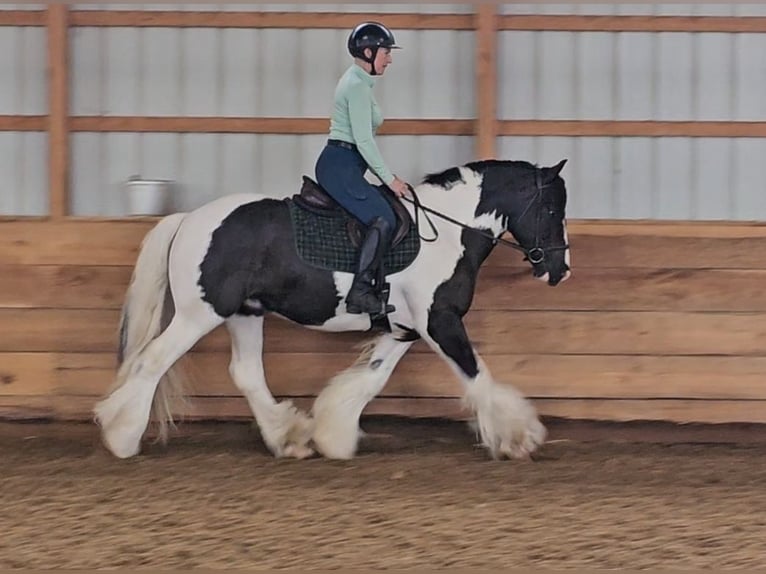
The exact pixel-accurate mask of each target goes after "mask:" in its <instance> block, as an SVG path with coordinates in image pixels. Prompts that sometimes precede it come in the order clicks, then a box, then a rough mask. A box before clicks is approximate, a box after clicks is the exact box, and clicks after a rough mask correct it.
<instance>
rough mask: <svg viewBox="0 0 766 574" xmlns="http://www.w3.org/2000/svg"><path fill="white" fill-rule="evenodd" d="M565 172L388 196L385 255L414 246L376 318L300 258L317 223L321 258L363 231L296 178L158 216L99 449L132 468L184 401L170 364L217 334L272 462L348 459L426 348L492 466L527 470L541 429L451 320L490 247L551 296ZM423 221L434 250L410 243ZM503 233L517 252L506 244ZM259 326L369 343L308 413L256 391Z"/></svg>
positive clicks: (482, 171) (565, 272)
mask: <svg viewBox="0 0 766 574" xmlns="http://www.w3.org/2000/svg"><path fill="white" fill-rule="evenodd" d="M566 161H567V160H566V159H564V160H562V161H561V162H559V163H558V164H557V165H554V166H547V167H540V166H538V165H536V164H533V163H530V162H526V161H519V160H503V159H486V160H476V161H472V162H469V163H465V164H461V165H457V166H453V167H450V168H448V169H445V170H444V171H441V172H434V173H429V174H427V175H426V176H425V177H423V178H422V180H420V181H419V183H417V184H416V185H415V186H414V187H410V192H411V193H410V194H409V195H407V196H405V198H404V199H406V201H402V200H398V199H396V198H394V196H393V194H392V193H391V192H390V191H388V193H387V194H386V197H387V198H388V199H389V201H390V202H391V204H392V206H393V207H395V210H396V212H397V218H398V222H399V225H398V227H397V232H396V237H395V238H394V244H395V245H394V246H392V248H391V253H392V254H393V257H394V258H395V257H396V254H397V253H398V252H397V250H398V249H403V248H404V247H402V246H403V245H404V244H405V243H407V242H409V245H410V250H409V255H405V256H401V255H400V256H399V260H398V264H397V261H396V259H393V260H387V262H386V264H385V265H386V267H385V268H384V269H385V271H384V273H381V274H380V278H382V279H383V283H382V284H381V286H380V289H381V290H385V297H386V301H387V303H390V304H391V305H392V306H393V308H394V310H393V311H392V312H390V313H388V314H385V313H382V314H379V315H368V314H350V313H347V312H346V308H345V299H344V297H345V294H346V293H347V292H348V290H349V288H350V285H351V281H352V273H351V272H350V271H351V270H350V269H349V268H347V267H343V266H342V265H341V264H340V263H337V261H336V262H335V263H334V264H329V265H327V264H326V265H322V264H321V262H317V261H316V260H314V259H312V258H311V255H312V251H311V249H309V248H307V247H306V245H303V247H301V246H300V245H299V240H300V239H301V238H304V239H305V236H306V234H309V235H310V234H311V233H313V230H315V229H317V228H318V225H319V224H317V221H319V220H321V221H323V222H325V223H326V222H328V221H329V222H330V223H331V224H332V225H334V226H335V227H334V228H333V229H334V231H333V234H334V235H333V237H332V238H330V239H328V238H327V237H325V238H320V240H319V242H318V245H319V248H320V249H321V248H322V247H323V246H326V245H328V244H330V250H331V251H332V250H333V249H335V250H337V249H339V248H340V247H342V248H347V249H351V250H352V251H351V254H352V259H353V250H354V249H355V248H356V245H358V241H359V235H360V233H359V229H360V227H359V226H360V225H361V224H360V223H359V222H357V221H355V220H354V219H353V218H351V216H350V215H349V214H347V213H343V209H342V208H340V206H339V205H338V204H336V203H335V202H334V200H332V199H331V198H330V197H329V195H327V194H326V192H324V190H323V189H321V188H320V187H319V186H318V184H316V183H315V182H314V181H313V180H311V179H310V178H308V177H306V176H303V181H304V185H303V188H302V189H301V192H300V194H297V193H296V194H295V195H293V196H292V197H282V198H275V197H271V196H267V195H264V194H259V193H244V194H243V193H238V194H230V195H223V196H221V197H218V198H216V199H214V200H212V201H210V202H209V203H207V204H204V205H202V206H200V207H198V208H196V209H194V210H190V211H188V212H178V213H172V214H170V215H166V216H164V217H162V218H161V219H160V220H159V221H158V223H157V224H156V225H155V226H154V227H153V228H152V229H151V230H150V231H149V232H148V233H147V234H146V235H145V237H144V238H143V240H142V242H141V245H140V250H139V253H138V257H137V260H136V263H135V266H134V268H133V272H132V276H131V279H130V282H129V285H128V287H127V291H126V294H125V299H124V301H123V305H122V312H121V316H120V322H119V348H118V352H117V355H118V368H117V373H116V377H115V380H114V382H113V384H112V386H111V388H110V389H109V390H108V391H107V392H106V394H105V396H104V397H102V398H101V399H100V400H99V401H98V402H97V403H96V405H95V406H94V409H93V412H94V421H95V423H96V424H97V425H98V426H99V427H100V434H101V441H102V442H103V444H104V445H105V446H106V448H107V449H108V450H109V451H110V452H111V453H112V454H113V455H114V456H116V457H118V458H128V457H132V456H134V455H137V454H138V453H139V452H140V451H141V443H142V440H143V439H144V435H145V433H146V429H147V426H148V424H149V422H150V419H151V418H152V415H153V414H154V415H155V418H156V419H157V421H156V422H157V424H158V425H159V429H160V434H159V437H160V439H161V440H163V441H165V440H166V438H167V429H168V425H173V424H174V419H173V413H174V410H173V408H174V405H173V402H172V399H173V398H174V396H176V395H179V393H180V395H179V396H180V397H181V398H184V394H183V391H182V390H181V391H179V390H178V388H177V387H176V383H177V382H178V377H173V376H171V375H172V373H173V369H174V368H175V367H176V366H177V365H176V361H177V360H178V359H179V358H180V357H182V356H183V355H184V354H185V353H186V352H187V351H188V350H190V349H191V348H192V347H193V346H194V344H195V343H196V342H197V341H198V340H199V339H200V338H202V337H203V336H205V335H206V334H207V333H209V332H210V331H212V330H213V329H215V328H217V327H218V326H220V325H222V324H225V326H226V328H227V330H228V332H229V334H230V337H231V360H230V363H229V374H230V376H231V378H232V380H233V382H234V383H235V385H236V387H237V388H238V390H239V391H240V392H241V393H242V395H243V396H244V397H245V399H246V401H247V403H248V405H249V408H250V410H251V411H252V414H253V417H254V422H255V424H256V426H257V428H258V430H259V431H260V435H261V438H262V440H263V442H264V444H265V445H266V447H267V448H268V450H269V451H270V453H271V454H272V455H273V456H274V457H292V458H297V459H302V458H306V457H309V456H315V455H316V456H324V457H326V458H329V459H340V460H348V459H352V458H354V457H355V456H356V454H357V450H358V442H359V438H360V436H361V429H360V427H359V423H360V417H361V414H362V412H363V410H364V408H365V406H366V405H367V404H368V403H369V402H370V401H371V400H372V399H373V398H374V397H375V396H377V395H378V393H379V392H380V391H381V390H382V389H383V387H384V386H385V384H386V382H387V381H388V379H389V377H390V376H391V374H392V372H393V371H394V369H395V367H396V365H397V363H398V362H399V360H400V359H401V358H402V357H403V356H404V355H405V354H406V352H407V351H408V349H409V348H410V347H411V346H412V344H413V343H414V342H415V341H417V340H420V339H422V340H423V341H425V343H426V344H427V345H428V346H429V348H430V349H431V350H432V351H433V352H435V353H436V354H437V355H438V356H440V357H441V358H442V359H443V360H445V361H446V362H447V364H448V365H449V367H450V369H451V371H452V372H453V373H454V374H455V376H456V377H457V378H458V379H459V380H460V381H461V383H462V387H461V388H462V389H463V391H464V393H463V405H464V407H465V408H466V409H467V410H469V411H470V415H471V416H470V419H471V422H470V424H471V425H472V428H473V429H474V431H475V432H476V434H477V438H480V441H481V445H483V447H484V448H485V449H486V452H488V453H489V456H491V457H492V458H493V459H501V458H507V459H522V458H529V456H530V455H531V454H532V453H533V452H535V451H536V450H537V449H538V448H539V447H540V446H541V445H542V444H543V443H544V442H545V439H546V435H547V429H546V428H545V426H544V425H543V424H542V422H541V421H540V419H539V417H538V414H537V411H536V409H535V407H534V406H533V404H532V403H531V401H530V400H529V399H528V398H527V397H525V396H524V395H523V394H522V393H521V391H519V390H518V389H517V388H516V387H514V386H513V385H510V384H506V383H501V382H498V381H496V380H495V379H494V378H493V376H492V374H491V373H490V371H489V369H488V368H487V365H486V364H485V363H484V361H483V359H482V358H481V357H480V356H479V355H478V353H477V352H476V350H475V349H474V347H473V345H472V342H471V340H470V339H469V337H468V334H467V332H466V329H465V326H464V324H463V318H464V316H465V315H466V313H467V312H468V311H469V308H470V306H471V303H472V299H473V296H474V289H475V285H476V281H477V275H478V272H479V269H480V266H481V265H482V263H483V262H484V261H485V260H486V258H487V256H488V255H489V254H490V253H491V252H492V250H493V249H494V247H495V246H496V245H498V244H499V243H504V244H507V245H510V246H511V247H513V248H515V249H517V250H519V251H521V252H522V253H523V254H524V256H525V257H524V259H525V260H526V261H528V262H529V264H530V266H531V275H532V276H533V277H534V278H536V279H538V280H540V281H541V282H543V283H547V285H549V286H555V285H558V284H559V283H561V282H562V281H564V280H566V279H567V278H568V277H569V276H570V275H571V269H570V254H569V243H568V236H567V230H566V214H565V210H566V198H567V190H566V185H565V182H564V179H563V178H562V177H561V175H560V172H561V170H562V168H563V167H564V164H565V163H566ZM381 189H384V190H387V188H385V187H382V188H381ZM429 214H430V215H429ZM299 216H300V217H304V218H306V217H307V218H312V217H313V218H315V219H314V220H309V221H307V222H306V221H303V222H302V220H300V219H298V217H299ZM424 221H427V222H428V223H429V224H430V228H431V232H432V233H430V234H431V235H433V237H426V236H425V235H423V234H422V233H421V228H422V227H423V226H424ZM506 232H508V233H510V235H511V236H512V237H513V239H515V241H510V240H508V239H505V238H503V237H502V236H503V235H504V234H505V233H506ZM413 239H414V243H413ZM316 245H317V244H316V243H315V245H314V248H315V249H316V248H317V247H316ZM413 245H414V249H413V248H412V247H413ZM266 316H276V317H278V318H279V319H281V320H287V321H291V322H292V323H294V324H297V325H301V326H303V327H305V328H309V329H316V330H320V331H324V332H341V331H358V332H361V333H362V334H366V337H367V339H366V340H367V341H368V345H367V347H366V348H365V349H364V351H362V353H361V354H360V355H359V358H358V360H357V361H355V362H354V363H353V364H352V365H351V366H349V367H348V368H347V369H346V370H345V371H343V372H341V373H338V374H337V375H335V376H334V377H333V378H332V379H331V380H330V381H328V383H327V384H326V385H324V386H323V388H322V390H321V391H320V392H319V393H318V395H317V396H316V398H315V400H314V403H313V406H312V407H311V408H310V410H309V412H306V411H304V410H300V409H298V408H297V407H296V406H295V405H294V403H293V402H292V401H290V400H289V399H288V400H283V401H281V402H278V401H277V400H276V399H275V398H274V396H273V395H272V394H271V392H270V390H269V388H268V385H267V381H266V375H265V372H264V364H263V342H264V337H263V326H264V320H265V317H266ZM174 381H175V382H174ZM174 393H175V394H174ZM176 398H177V397H176Z"/></svg>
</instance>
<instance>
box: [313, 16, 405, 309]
mask: <svg viewBox="0 0 766 574" xmlns="http://www.w3.org/2000/svg"><path fill="white" fill-rule="evenodd" d="M398 47H399V46H397V45H396V43H395V40H394V35H393V34H392V33H391V31H390V30H389V29H388V28H386V27H385V26H384V25H383V24H380V23H378V22H362V23H361V24H359V25H357V26H356V27H355V28H354V29H353V30H352V31H351V34H350V35H349V37H348V51H349V53H350V54H351V55H352V56H353V57H354V63H353V64H351V66H349V68H348V69H347V70H346V71H345V73H344V74H343V76H341V78H340V80H339V81H338V84H337V86H336V88H335V102H334V107H333V111H332V116H331V118H330V133H329V139H328V140H327V145H326V146H325V147H324V149H323V150H322V152H321V154H320V155H319V158H318V159H317V162H316V166H315V174H316V178H317V182H319V184H320V185H321V186H322V187H323V188H324V189H325V190H326V191H327V193H328V194H330V195H331V196H332V197H333V198H334V199H335V200H336V201H337V202H338V203H339V204H341V205H342V206H343V207H344V208H345V209H346V210H347V211H348V212H350V213H351V214H352V215H353V216H354V217H356V218H357V219H359V220H360V221H361V222H362V223H363V224H365V225H366V233H365V237H364V239H363V241H362V244H361V247H360V251H359V258H358V260H357V265H356V270H355V276H354V281H353V283H352V284H351V289H350V291H349V292H348V295H347V296H346V310H347V311H348V312H349V313H355V314H358V313H369V314H371V315H376V314H379V313H386V312H391V311H393V310H394V309H393V307H392V306H391V305H389V306H388V308H387V309H383V306H384V305H383V301H381V300H380V298H379V297H378V295H377V294H376V292H375V289H374V287H373V281H374V280H375V278H376V277H377V273H378V270H379V269H380V267H381V265H382V261H383V256H384V255H385V253H386V251H387V250H388V248H389V247H390V241H391V238H392V235H393V232H394V228H395V226H396V216H395V215H394V211H393V210H392V209H391V206H390V205H389V203H388V201H387V200H386V198H385V197H383V195H382V193H383V192H382V191H381V190H380V189H379V188H378V187H376V186H374V185H372V184H371V183H369V182H368V181H367V180H366V179H365V177H364V175H365V172H366V171H367V169H368V168H369V169H370V171H372V173H373V174H375V176H377V177H378V179H380V181H382V182H383V183H384V184H385V185H386V186H387V187H388V188H389V189H391V190H392V191H393V192H394V194H395V195H396V196H397V197H403V196H404V195H405V193H406V192H407V183H406V182H404V181H402V180H401V179H399V178H398V177H396V176H395V175H394V174H392V173H391V171H390V170H389V169H388V167H387V166H386V164H385V162H384V161H383V158H382V157H381V155H380V151H379V150H378V146H377V145H376V144H375V138H374V136H375V133H376V131H377V129H378V128H379V127H380V125H381V124H382V123H383V115H382V114H381V111H380V108H379V107H378V104H377V102H376V101H375V97H374V95H373V92H372V87H373V84H374V82H375V78H376V77H377V76H381V75H383V73H384V72H385V70H386V68H387V67H388V65H389V64H390V63H391V50H392V49H394V48H398Z"/></svg>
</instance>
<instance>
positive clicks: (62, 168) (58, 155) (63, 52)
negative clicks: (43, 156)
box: [46, 3, 69, 218]
mask: <svg viewBox="0 0 766 574" xmlns="http://www.w3.org/2000/svg"><path fill="white" fill-rule="evenodd" d="M68 20H69V8H68V6H67V5H66V4H57V3H49V4H48V9H47V14H46V28H47V34H48V193H49V199H50V215H51V217H54V218H58V217H64V216H66V215H67V214H68V213H69V121H68V120H69V73H68V71H69V70H68V67H69V41H68V32H69V22H68Z"/></svg>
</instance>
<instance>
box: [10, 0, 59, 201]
mask: <svg viewBox="0 0 766 574" xmlns="http://www.w3.org/2000/svg"><path fill="white" fill-rule="evenodd" d="M41 7H42V8H44V5H42V6H41V5H29V4H24V5H9V4H6V5H3V6H2V9H16V10H30V9H40V8H41ZM45 65H46V45H45V30H44V29H43V28H35V27H10V26H0V115H43V114H46V113H47V109H46V107H47V106H46V100H47V94H46V89H47V82H46V75H45ZM46 142H47V137H46V135H45V134H43V133H25V132H0V215H43V214H45V212H46V211H47V205H48V197H47V182H46V179H45V178H46V165H47V162H46V157H47V148H46Z"/></svg>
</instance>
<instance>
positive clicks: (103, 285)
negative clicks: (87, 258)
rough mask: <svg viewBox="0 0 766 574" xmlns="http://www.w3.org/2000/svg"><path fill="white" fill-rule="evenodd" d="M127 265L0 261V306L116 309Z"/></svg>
mask: <svg viewBox="0 0 766 574" xmlns="http://www.w3.org/2000/svg"><path fill="white" fill-rule="evenodd" d="M131 274H132V268H131V267H128V266H103V265H102V266H95V265H4V264H0V307H5V308H59V309H119V308H121V307H122V302H123V298H124V296H125V290H126V289H127V287H128V283H129V282H130V277H131Z"/></svg>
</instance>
